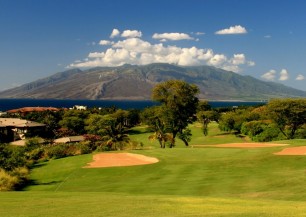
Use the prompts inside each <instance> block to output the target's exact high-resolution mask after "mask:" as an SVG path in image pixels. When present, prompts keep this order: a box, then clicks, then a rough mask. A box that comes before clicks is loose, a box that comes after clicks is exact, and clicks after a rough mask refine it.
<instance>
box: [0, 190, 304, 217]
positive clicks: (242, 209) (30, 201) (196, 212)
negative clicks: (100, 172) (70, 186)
mask: <svg viewBox="0 0 306 217" xmlns="http://www.w3.org/2000/svg"><path fill="white" fill-rule="evenodd" d="M0 202H1V206H0V216H3V217H28V216H32V217H41V216H44V217H49V216H50V217H51V216H52V217H53V216H58V217H61V216H65V217H76V216H88V217H91V216H112V217H119V216H120V217H135V216H146V217H156V216H159V217H186V216H188V217H190V216H193V217H200V216H201V217H202V216H213V217H217V216H228V217H230V216H241V217H257V216H261V217H265V216H278V217H282V216H286V217H287V216H294V217H302V216H305V213H306V204H305V202H293V201H277V200H252V199H247V200H245V199H238V198H217V197H215V198H212V197H191V196H188V197H186V196H184V197H182V196H162V195H158V196H157V195H154V196H152V195H146V196H137V195H126V194H110V193H105V192H103V193H102V192H101V193H93V192H92V193H90V192H82V193H79V192H55V193H54V192H32V193H31V194H29V193H27V192H10V193H1V194H0Z"/></svg>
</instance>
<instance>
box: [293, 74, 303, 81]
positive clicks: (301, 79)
mask: <svg viewBox="0 0 306 217" xmlns="http://www.w3.org/2000/svg"><path fill="white" fill-rule="evenodd" d="M295 80H297V81H303V80H305V77H304V75H301V74H299V75H298V76H297V77H296V78H295Z"/></svg>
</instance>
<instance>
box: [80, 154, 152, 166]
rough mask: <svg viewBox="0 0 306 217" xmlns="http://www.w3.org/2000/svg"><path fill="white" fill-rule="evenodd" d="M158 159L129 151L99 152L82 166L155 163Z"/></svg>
mask: <svg viewBox="0 0 306 217" xmlns="http://www.w3.org/2000/svg"><path fill="white" fill-rule="evenodd" d="M157 162H158V159H157V158H154V157H147V156H144V155H140V154H131V153H101V154H96V155H94V156H93V162H91V163H88V165H87V166H85V167H84V168H99V167H122V166H135V165H145V164H153V163H157Z"/></svg>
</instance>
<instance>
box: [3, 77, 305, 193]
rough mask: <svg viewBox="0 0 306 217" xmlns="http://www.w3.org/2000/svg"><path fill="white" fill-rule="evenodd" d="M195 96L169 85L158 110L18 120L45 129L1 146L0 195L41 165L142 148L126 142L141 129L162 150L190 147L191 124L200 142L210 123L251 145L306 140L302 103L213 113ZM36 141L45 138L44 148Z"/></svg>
mask: <svg viewBox="0 0 306 217" xmlns="http://www.w3.org/2000/svg"><path fill="white" fill-rule="evenodd" d="M198 93H199V89H198V87H197V86H196V85H193V84H188V83H186V82H184V81H181V80H169V81H166V82H163V83H160V84H158V85H157V86H156V87H155V88H154V89H153V93H152V99H153V100H155V101H157V102H159V103H160V105H158V106H153V107H149V108H146V109H143V110H135V109H132V110H121V109H117V108H115V107H110V108H100V109H98V108H91V109H88V110H75V109H72V110H64V109H63V110H61V111H58V112H54V111H44V112H32V113H28V114H26V115H24V116H23V117H22V118H24V119H27V120H31V121H36V122H40V123H44V124H46V129H45V131H43V132H30V133H29V134H28V135H27V137H32V139H28V141H27V143H26V146H25V147H13V146H10V145H7V144H0V190H9V189H18V188H20V187H21V186H23V185H24V184H25V183H26V180H27V178H28V173H29V170H28V168H30V167H31V166H32V165H34V164H35V163H36V162H39V161H41V160H48V159H50V158H61V157H66V156H73V155H77V154H84V153H90V152H92V151H109V150H122V149H135V148H137V147H141V146H143V144H139V143H138V142H135V141H132V140H131V139H130V137H129V132H130V131H129V130H130V129H131V128H132V127H134V126H136V125H140V124H142V125H144V124H145V125H147V126H148V128H149V129H150V131H151V135H150V136H149V137H148V139H149V140H157V141H158V142H159V145H160V147H161V148H166V147H170V148H173V147H175V144H176V140H177V139H180V140H182V141H183V143H184V144H185V145H186V146H188V145H189V143H190V141H191V138H192V132H191V129H189V127H188V126H189V125H190V124H191V123H194V122H195V121H198V122H200V123H201V124H202V131H203V136H207V135H208V134H209V131H208V126H209V123H210V122H212V121H214V122H217V123H218V124H219V128H220V129H221V130H222V131H227V132H232V133H236V134H243V135H247V136H249V137H250V138H251V139H252V140H253V141H259V142H268V141H273V140H282V139H295V138H300V139H305V138H306V99H274V100H271V101H270V102H269V103H268V104H267V105H261V106H256V107H238V108H211V106H210V105H209V103H208V102H207V101H200V100H199V99H198V97H197V95H198ZM11 117H12V116H11ZM74 135H83V136H84V138H85V141H82V142H80V143H77V144H53V142H52V141H53V140H54V139H56V138H60V137H67V136H74ZM35 136H40V137H43V138H44V139H45V141H46V142H45V144H41V143H40V141H39V139H38V138H37V137H35Z"/></svg>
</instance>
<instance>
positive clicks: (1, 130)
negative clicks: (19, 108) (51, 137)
mask: <svg viewBox="0 0 306 217" xmlns="http://www.w3.org/2000/svg"><path fill="white" fill-rule="evenodd" d="M44 129H45V124H41V123H37V122H34V121H28V120H23V119H19V118H0V142H6V143H8V142H12V141H15V140H20V139H25V138H26V136H27V135H31V136H33V135H38V134H39V133H40V132H42V131H44Z"/></svg>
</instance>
